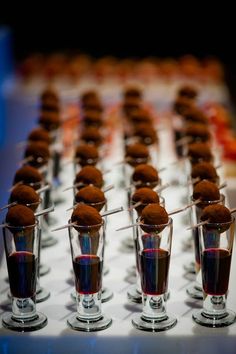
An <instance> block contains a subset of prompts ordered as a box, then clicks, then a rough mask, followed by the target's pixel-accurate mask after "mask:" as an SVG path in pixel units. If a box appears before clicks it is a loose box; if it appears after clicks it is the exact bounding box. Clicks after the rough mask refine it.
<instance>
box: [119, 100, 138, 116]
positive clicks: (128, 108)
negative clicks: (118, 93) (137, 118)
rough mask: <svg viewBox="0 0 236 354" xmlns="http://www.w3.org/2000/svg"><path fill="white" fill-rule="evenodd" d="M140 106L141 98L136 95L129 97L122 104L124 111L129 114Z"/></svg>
mask: <svg viewBox="0 0 236 354" xmlns="http://www.w3.org/2000/svg"><path fill="white" fill-rule="evenodd" d="M140 107H141V101H140V99H139V98H136V97H129V98H127V99H126V100H125V101H124V102H123V104H122V109H123V112H124V114H126V115H127V116H130V114H132V112H133V111H134V110H137V109H139V108H140Z"/></svg>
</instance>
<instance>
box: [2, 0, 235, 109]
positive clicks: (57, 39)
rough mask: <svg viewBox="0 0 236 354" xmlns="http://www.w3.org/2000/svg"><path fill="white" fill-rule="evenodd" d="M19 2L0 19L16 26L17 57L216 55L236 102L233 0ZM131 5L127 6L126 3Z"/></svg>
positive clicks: (13, 26)
mask: <svg viewBox="0 0 236 354" xmlns="http://www.w3.org/2000/svg"><path fill="white" fill-rule="evenodd" d="M104 5H105V4H104V3H102V2H101V1H100V2H99V3H92V2H87V3H82V2H78V3H76V4H72V3H71V2H70V3H69V2H68V3H67V4H64V5H62V4H59V3H57V4H51V5H50V6H49V4H48V3H46V4H44V3H42V2H40V3H39V2H34V3H33V4H31V5H27V6H25V7H24V6H22V4H20V6H19V5H18V7H17V5H16V4H14V3H12V4H11V1H10V2H8V4H7V6H8V8H7V9H5V10H4V11H1V13H0V24H1V23H2V24H5V25H7V26H9V27H10V28H11V29H12V33H13V40H14V42H13V43H14V56H15V58H16V60H20V59H22V58H23V57H25V56H26V55H27V54H29V53H32V52H39V51H40V52H44V53H50V52H53V51H62V50H67V51H81V52H86V53H88V54H90V55H92V56H94V57H100V56H103V55H114V56H117V57H121V58H122V57H137V58H142V57H145V56H158V57H169V56H170V57H179V56H181V55H184V54H193V55H195V56H197V57H199V58H204V57H206V56H216V57H218V58H219V59H220V60H221V61H222V62H223V63H224V64H225V67H226V80H227V81H228V84H229V85H230V88H231V91H232V96H233V99H234V100H235V102H236V84H235V82H236V68H235V65H234V62H235V61H236V26H235V28H234V22H235V19H234V13H235V11H234V10H233V9H231V8H230V7H229V5H228V4H227V5H226V4H224V3H220V4H216V3H213V4H211V5H208V7H206V2H201V1H200V0H199V1H197V2H196V1H191V3H189V2H188V3H186V4H185V3H181V4H180V3H177V4H175V5H173V4H172V3H171V2H165V3H160V2H155V3H153V4H151V3H149V2H148V1H145V2H143V3H140V4H139V3H138V2H136V3H130V2H129V3H127V2H125V3H124V4H123V3H122V2H114V1H113V2H110V3H109V4H107V5H105V6H104ZM128 5H129V6H128Z"/></svg>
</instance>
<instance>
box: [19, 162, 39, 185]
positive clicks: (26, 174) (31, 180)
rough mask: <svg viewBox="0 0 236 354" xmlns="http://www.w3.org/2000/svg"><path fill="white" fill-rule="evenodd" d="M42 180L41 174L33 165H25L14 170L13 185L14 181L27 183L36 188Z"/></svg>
mask: <svg viewBox="0 0 236 354" xmlns="http://www.w3.org/2000/svg"><path fill="white" fill-rule="evenodd" d="M42 182H43V176H42V174H41V173H40V172H39V171H38V170H37V169H36V168H35V167H32V166H29V165H25V166H22V167H21V168H19V169H18V170H17V171H16V173H15V177H14V180H13V185H14V184H16V183H22V184H29V185H32V186H33V187H35V188H36V189H38V188H39V187H40V186H41V184H42Z"/></svg>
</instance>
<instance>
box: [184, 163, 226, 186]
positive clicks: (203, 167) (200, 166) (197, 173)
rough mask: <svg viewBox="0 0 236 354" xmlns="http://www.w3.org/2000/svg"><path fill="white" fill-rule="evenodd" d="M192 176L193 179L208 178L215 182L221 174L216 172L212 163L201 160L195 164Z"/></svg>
mask: <svg viewBox="0 0 236 354" xmlns="http://www.w3.org/2000/svg"><path fill="white" fill-rule="evenodd" d="M191 177H192V178H193V179H195V178H198V179H200V180H203V179H206V180H208V181H211V182H213V183H217V182H218V180H219V176H218V175H217V173H216V169H215V167H214V166H213V165H212V164H211V163H209V162H206V161H203V162H199V163H197V164H195V165H193V167H192V172H191ZM198 182H199V181H198Z"/></svg>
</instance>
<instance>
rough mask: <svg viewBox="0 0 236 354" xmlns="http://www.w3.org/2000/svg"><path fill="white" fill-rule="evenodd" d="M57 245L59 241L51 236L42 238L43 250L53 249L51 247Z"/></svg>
mask: <svg viewBox="0 0 236 354" xmlns="http://www.w3.org/2000/svg"><path fill="white" fill-rule="evenodd" d="M57 243H58V240H57V239H56V238H55V237H53V236H51V235H48V236H45V237H42V238H41V247H42V248H46V247H51V246H54V245H56V244H57Z"/></svg>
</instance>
